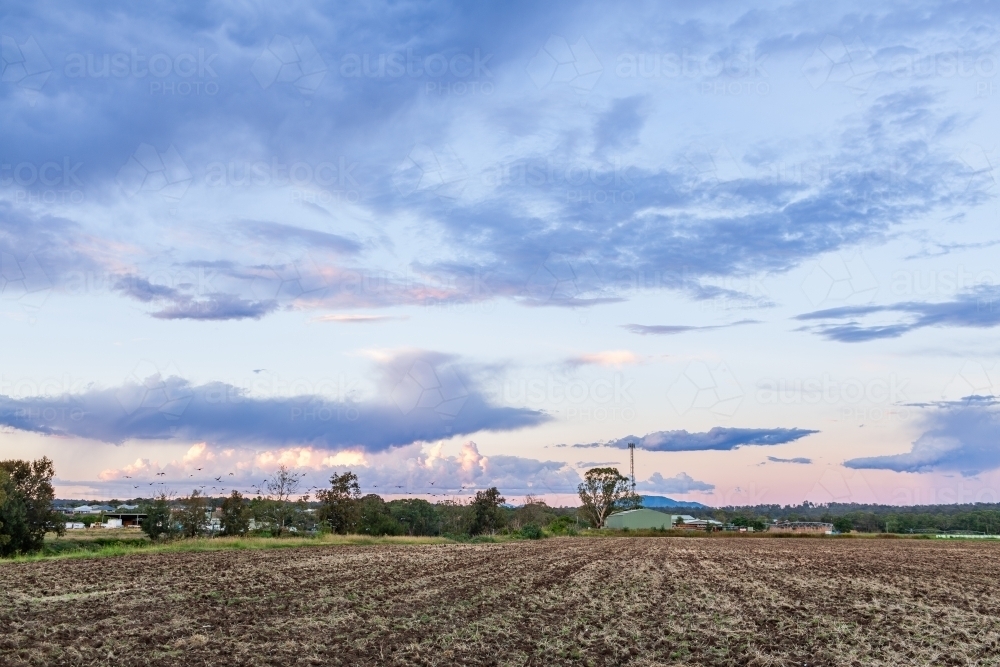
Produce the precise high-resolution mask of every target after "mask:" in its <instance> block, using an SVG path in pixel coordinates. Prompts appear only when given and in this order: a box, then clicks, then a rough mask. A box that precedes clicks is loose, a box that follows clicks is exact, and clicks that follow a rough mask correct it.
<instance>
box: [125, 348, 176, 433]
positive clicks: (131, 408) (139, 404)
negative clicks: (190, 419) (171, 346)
mask: <svg viewBox="0 0 1000 667" xmlns="http://www.w3.org/2000/svg"><path fill="white" fill-rule="evenodd" d="M115 398H116V399H117V400H118V404H119V405H120V406H121V407H122V410H124V411H125V414H127V415H132V414H134V413H136V412H137V411H139V410H140V409H144V408H145V409H146V410H155V411H156V412H158V413H159V414H161V415H163V417H164V419H167V420H169V421H176V420H178V419H180V417H181V415H183V414H184V411H185V410H186V409H187V406H188V404H189V403H190V402H191V399H192V398H194V392H193V391H191V389H190V388H189V387H188V385H187V382H185V381H184V380H183V379H182V378H181V374H180V372H178V370H177V369H176V367H174V366H169V367H167V368H166V369H164V370H162V371H161V370H160V369H159V368H158V367H157V366H156V364H154V363H152V362H150V361H141V362H139V363H138V364H137V365H136V367H135V368H134V369H132V372H131V373H130V374H129V375H128V377H127V378H125V382H124V383H123V384H122V386H121V387H119V388H118V390H117V391H116V392H115Z"/></svg>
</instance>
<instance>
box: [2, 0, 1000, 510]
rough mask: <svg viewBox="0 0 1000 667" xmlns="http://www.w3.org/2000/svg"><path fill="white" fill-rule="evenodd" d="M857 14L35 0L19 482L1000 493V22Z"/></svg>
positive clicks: (7, 30) (944, 9)
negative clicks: (22, 476)
mask: <svg viewBox="0 0 1000 667" xmlns="http://www.w3.org/2000/svg"><path fill="white" fill-rule="evenodd" d="M835 4H836V6H821V5H817V4H816V3H806V2H800V3H794V2H792V3H788V2H785V3H782V2H764V3H754V6H753V7H752V8H751V7H750V6H749V5H748V4H746V3H732V2H711V3H672V4H670V5H664V4H663V3H634V4H632V5H630V6H629V7H628V8H622V7H618V6H611V5H607V4H605V3H561V2H553V3H541V4H539V3H516V2H515V3H500V4H497V3H494V4H491V5H474V4H470V3H451V2H427V3H406V2H392V3H378V2H370V3H358V4H356V5H353V6H342V5H333V4H332V3H297V2H287V3H281V4H280V5H277V4H274V3H247V2H239V3H237V2H201V3H194V2H190V3H185V2H173V3H165V2H149V3H141V4H136V3H125V2H117V1H114V0H112V1H109V2H102V3H99V4H96V5H95V4H93V3H74V2H42V3H27V4H25V3H21V4H20V5H19V6H10V5H5V6H4V7H3V9H2V16H0V57H2V61H0V67H2V73H0V119H2V121H0V122H2V127H3V131H2V132H0V322H2V327H0V332H2V333H0V458H38V457H41V456H48V457H50V458H52V459H53V460H54V462H55V467H56V472H57V479H56V490H57V493H58V494H59V495H60V496H61V497H69V498H131V497H138V496H149V495H151V494H153V493H154V492H155V493H159V492H168V493H173V494H180V495H183V494H187V493H189V492H190V491H191V490H192V489H201V490H202V491H204V492H206V493H209V494H212V495H219V494H222V493H228V492H229V491H231V490H233V489H239V490H241V491H246V492H253V490H254V489H255V487H256V488H259V486H260V484H261V482H262V481H263V480H265V479H266V478H267V477H268V476H269V475H270V474H272V473H273V472H274V470H275V469H276V468H277V467H278V466H280V465H287V466H290V467H292V468H294V469H295V470H297V471H298V472H300V473H302V474H303V475H304V480H305V485H304V488H306V489H309V490H312V489H313V488H314V487H322V486H323V485H324V484H326V480H328V478H329V477H330V476H331V475H332V474H333V473H335V472H336V473H339V472H344V471H347V470H351V471H353V472H355V473H356V474H357V475H358V476H359V479H360V482H361V486H362V489H363V490H364V491H365V492H374V493H379V494H382V495H384V496H386V497H426V498H428V499H430V500H441V499H463V498H468V497H469V496H470V494H472V493H474V492H475V490H477V489H482V488H486V487H489V486H497V487H498V488H499V489H500V490H501V492H502V493H503V494H504V495H505V497H507V498H508V500H509V501H512V502H520V501H521V500H522V499H523V498H524V497H525V496H527V495H532V496H536V497H542V498H544V499H545V500H546V501H548V502H550V503H553V504H573V503H574V497H575V490H576V486H577V484H579V482H580V480H581V476H582V474H583V473H584V472H585V471H586V470H587V469H589V468H591V467H600V466H615V467H618V468H619V470H621V471H622V472H624V473H626V474H628V470H629V465H630V459H629V450H628V443H630V442H632V443H635V445H636V449H635V453H634V456H635V480H636V485H637V489H639V490H640V491H641V492H642V493H646V494H652V495H666V496H669V497H672V498H675V499H683V500H690V501H697V502H702V503H705V504H708V505H712V506H727V505H747V504H760V503H781V504H789V503H799V502H802V501H804V500H809V501H811V502H816V503H822V502H861V503H866V502H880V503H890V504H929V503H949V502H1000V419H998V416H1000V405H998V399H997V397H998V396H1000V365H997V362H998V360H1000V346H998V344H997V333H998V329H997V327H998V325H1000V263H998V261H997V259H998V258H1000V254H998V253H1000V225H998V222H1000V216H998V214H1000V209H998V199H997V196H998V194H1000V187H998V183H997V181H998V178H1000V170H998V168H994V167H993V163H994V162H997V163H998V166H1000V153H998V146H1000V128H998V126H997V124H996V123H995V118H996V117H997V111H998V109H1000V75H998V71H1000V46H998V40H1000V21H998V19H1000V16H998V10H997V8H996V7H994V6H992V5H990V4H988V3H973V2H949V3H938V2H914V3H906V4H905V5H898V4H887V3H880V2H854V3H851V2H841V3H835Z"/></svg>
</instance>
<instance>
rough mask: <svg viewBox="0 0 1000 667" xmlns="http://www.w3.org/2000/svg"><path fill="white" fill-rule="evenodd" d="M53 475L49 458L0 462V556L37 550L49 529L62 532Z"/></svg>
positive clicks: (61, 521) (62, 524) (62, 526)
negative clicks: (55, 509)
mask: <svg viewBox="0 0 1000 667" xmlns="http://www.w3.org/2000/svg"><path fill="white" fill-rule="evenodd" d="M54 476H55V469H54V468H53V466H52V461H51V460H49V459H48V458H44V457H43V458H41V459H38V460H36V461H21V460H14V459H12V460H7V461H0V556H10V555H13V554H18V553H31V552H33V551H38V550H39V549H41V548H42V541H43V540H44V539H45V533H46V532H50V531H55V532H58V533H61V532H63V529H64V527H65V526H64V521H63V519H62V517H61V516H60V515H59V514H58V513H57V512H55V511H53V509H52V501H53V499H54V498H55V491H54V490H53V488H52V478H53V477H54Z"/></svg>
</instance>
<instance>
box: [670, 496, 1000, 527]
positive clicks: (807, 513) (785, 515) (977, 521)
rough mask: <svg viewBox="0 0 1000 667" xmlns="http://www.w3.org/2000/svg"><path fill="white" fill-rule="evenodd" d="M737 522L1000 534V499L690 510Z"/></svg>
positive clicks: (762, 524)
mask: <svg viewBox="0 0 1000 667" xmlns="http://www.w3.org/2000/svg"><path fill="white" fill-rule="evenodd" d="M689 512H690V513H691V514H694V515H696V516H705V517H710V518H715V519H718V520H719V521H723V522H726V523H733V524H736V525H757V526H760V527H763V526H765V525H767V524H768V523H771V522H772V521H774V520H779V521H822V522H824V523H832V524H834V528H836V529H837V530H838V531H840V532H848V531H850V530H855V531H858V532H861V533H903V534H906V533H919V532H936V531H940V532H948V531H959V532H963V531H964V532H974V533H986V534H990V535H997V534H1000V503H969V504H963V505H914V506H899V505H876V504H860V503H822V504H821V503H811V502H808V501H806V502H803V503H802V504H801V505H784V506H782V505H754V506H747V507H725V508H720V509H711V508H706V509H704V510H689Z"/></svg>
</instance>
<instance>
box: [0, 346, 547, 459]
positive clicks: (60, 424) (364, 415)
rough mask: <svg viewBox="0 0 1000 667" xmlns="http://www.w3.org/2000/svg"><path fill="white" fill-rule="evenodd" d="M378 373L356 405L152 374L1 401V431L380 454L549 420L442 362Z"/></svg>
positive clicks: (383, 367)
mask: <svg viewBox="0 0 1000 667" xmlns="http://www.w3.org/2000/svg"><path fill="white" fill-rule="evenodd" d="M378 371H379V373H380V375H381V382H380V388H379V392H378V393H377V394H376V395H375V396H374V397H370V398H368V399H364V400H360V399H359V400H357V401H353V400H349V399H347V398H345V397H340V398H338V399H335V400H333V399H330V398H327V397H324V396H320V395H300V396H292V397H284V396H282V397H267V396H263V397H262V396H255V395H252V394H251V393H249V392H248V391H246V390H244V389H242V388H239V387H235V386H232V385H229V384H226V383H223V382H209V383H206V384H202V385H194V384H191V383H190V382H189V381H187V380H186V379H183V378H181V377H177V376H169V377H161V376H159V375H153V376H149V377H145V378H134V379H133V380H132V381H130V382H128V383H126V384H124V385H122V386H119V387H113V388H105V389H100V388H90V389H86V390H84V391H81V392H78V393H72V394H65V395H62V396H58V397H53V398H44V397H28V398H11V397H6V396H5V397H0V423H2V424H4V425H6V426H10V427H13V428H17V429H20V430H24V431H34V432H37V433H44V434H48V435H58V436H75V437H80V438H88V439H93V440H100V441H104V442H113V443H121V442H124V441H127V440H150V439H156V440H189V441H207V442H210V443H213V444H230V445H237V444H239V443H253V444H258V445H262V446H276V445H292V444H298V445H311V446H314V447H319V448H336V447H341V448H342V447H352V446H355V447H361V448H363V449H366V450H381V449H386V448H389V447H396V446H400V445H406V444H410V443H413V442H418V441H433V440H438V439H441V438H446V437H451V436H454V435H459V434H464V433H473V432H476V431H479V430H492V431H505V430H512V429H518V428H523V427H527V426H534V425H537V424H540V423H543V422H544V421H546V420H547V417H546V416H545V415H544V414H542V413H540V412H537V411H534V410H528V409H523V408H511V407H495V406H493V405H492V404H490V403H489V402H488V401H487V400H486V398H485V396H484V394H483V392H482V391H481V390H480V389H479V387H478V386H477V384H476V383H475V382H474V381H473V379H472V378H471V377H470V376H469V375H468V374H467V372H466V369H465V368H463V366H462V365H461V364H460V363H459V362H458V361H457V360H456V359H454V358H453V357H450V356H448V355H442V354H437V353H429V352H404V353H394V354H389V355H386V356H385V358H384V359H383V361H382V363H380V364H379V366H378Z"/></svg>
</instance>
